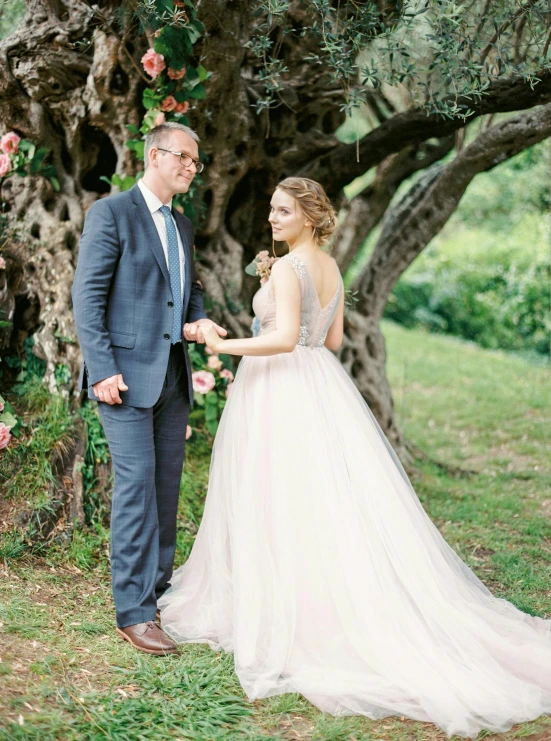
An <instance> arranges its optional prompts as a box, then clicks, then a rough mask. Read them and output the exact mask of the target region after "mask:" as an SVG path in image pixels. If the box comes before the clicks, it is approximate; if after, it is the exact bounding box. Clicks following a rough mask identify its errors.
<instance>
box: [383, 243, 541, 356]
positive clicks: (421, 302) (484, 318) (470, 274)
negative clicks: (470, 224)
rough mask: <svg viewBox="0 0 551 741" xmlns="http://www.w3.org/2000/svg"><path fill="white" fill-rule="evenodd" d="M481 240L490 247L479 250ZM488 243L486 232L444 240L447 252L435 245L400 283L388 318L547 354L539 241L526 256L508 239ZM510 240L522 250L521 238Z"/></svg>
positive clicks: (493, 345)
mask: <svg viewBox="0 0 551 741" xmlns="http://www.w3.org/2000/svg"><path fill="white" fill-rule="evenodd" d="M520 231H522V229H521V230H520ZM480 237H486V246H487V249H482V248H481V246H480V242H479V238H480ZM489 241H490V240H489V239H488V238H487V235H485V234H484V233H483V232H482V231H477V230H474V232H473V231H472V230H469V231H468V232H463V230H461V234H458V233H456V234H455V235H454V237H453V238H452V239H450V240H448V241H447V242H446V249H445V250H444V249H442V248H439V245H438V244H437V243H435V244H434V245H432V246H431V247H430V248H428V249H427V251H426V253H425V254H423V255H422V256H421V257H420V258H418V260H417V261H416V262H415V263H414V264H413V265H412V266H411V267H410V268H409V270H407V271H406V272H405V273H404V275H403V276H402V278H401V279H400V281H399V282H398V283H397V284H396V286H395V288H394V291H393V293H392V295H391V297H390V300H389V302H388V304H387V307H386V309H385V316H386V317H387V318H389V319H393V320H394V321H396V322H398V323H400V324H403V325H404V326H406V327H425V328H427V329H428V330H430V331H432V332H444V333H447V334H453V335H457V336H459V337H463V338H465V339H469V340H473V341H474V342H477V343H478V344H480V345H482V347H488V348H492V349H497V348H499V349H503V350H508V351H517V352H527V353H538V354H539V355H542V356H543V355H547V356H548V355H549V353H550V338H551V318H550V315H551V305H550V304H551V301H550V294H551V289H550V285H551V268H550V264H549V256H548V254H546V252H547V251H546V250H544V249H543V247H541V246H534V242H532V243H531V244H530V243H528V245H529V246H528V247H527V249H526V251H525V252H521V251H519V249H518V247H517V248H516V249H514V248H513V245H512V244H507V241H505V243H503V242H502V243H501V244H496V243H494V244H491V243H490V244H488V242H489ZM511 241H512V242H516V244H517V245H518V235H517V237H516V238H515V236H514V235H512V236H511ZM538 242H539V240H538ZM539 244H540V245H541V242H539ZM466 245H467V246H466Z"/></svg>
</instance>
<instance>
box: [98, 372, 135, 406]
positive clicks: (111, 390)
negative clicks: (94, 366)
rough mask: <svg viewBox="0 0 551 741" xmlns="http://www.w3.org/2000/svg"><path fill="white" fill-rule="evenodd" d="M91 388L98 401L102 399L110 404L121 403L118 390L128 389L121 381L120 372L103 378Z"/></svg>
mask: <svg viewBox="0 0 551 741" xmlns="http://www.w3.org/2000/svg"><path fill="white" fill-rule="evenodd" d="M92 388H93V389H94V394H95V395H96V396H97V397H98V399H99V400H100V401H104V402H105V403H106V404H110V405H111V406H112V405H113V404H122V399H121V397H120V394H119V391H128V386H127V385H126V384H125V382H124V381H123V378H122V373H119V374H118V375H116V376H110V377H109V378H104V379H103V381H98V383H95V384H94V385H93V386H92Z"/></svg>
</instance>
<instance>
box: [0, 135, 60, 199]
mask: <svg viewBox="0 0 551 741" xmlns="http://www.w3.org/2000/svg"><path fill="white" fill-rule="evenodd" d="M49 151H50V150H49V149H47V148H46V147H41V148H40V149H37V148H36V144H35V143H34V142H32V141H30V140H29V139H21V141H20V142H19V145H18V149H17V151H16V152H15V153H13V154H10V155H9V158H10V162H11V167H12V169H11V170H10V172H8V173H7V174H6V175H4V176H3V177H0V181H1V180H2V179H5V178H9V177H11V176H12V175H14V174H16V175H19V176H21V177H25V176H26V175H42V176H43V177H45V178H47V179H48V180H49V181H50V183H51V185H52V188H53V189H54V190H55V191H56V192H58V191H59V190H60V187H61V186H60V184H59V180H58V179H57V177H56V169H55V167H54V166H53V165H49V164H46V158H47V156H48V154H49Z"/></svg>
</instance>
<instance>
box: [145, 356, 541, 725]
mask: <svg viewBox="0 0 551 741" xmlns="http://www.w3.org/2000/svg"><path fill="white" fill-rule="evenodd" d="M172 585H173V586H172V587H171V588H170V589H169V590H168V591H167V592H166V593H165V595H163V597H162V598H161V600H160V602H159V607H160V608H161V621H162V627H163V629H164V630H165V631H166V632H167V633H168V634H169V635H170V636H172V637H173V638H174V639H175V640H176V641H177V642H179V643H196V642H197V643H208V644H210V646H212V647H213V648H215V649H220V648H222V649H224V650H225V651H233V652H234V658H235V669H236V672H237V675H238V677H239V680H240V682H241V684H242V686H243V689H244V690H245V692H246V694H247V696H248V697H249V699H251V700H252V699H256V698H262V697H268V696H270V695H276V694H281V693H284V692H299V693H301V694H302V695H303V696H304V697H306V698H307V699H308V700H309V701H310V702H312V703H313V704H314V705H316V706H317V707H318V708H319V709H320V710H322V711H325V712H328V713H331V714H333V715H353V714H359V715H365V716H367V717H369V718H382V717H384V716H388V715H400V716H407V717H409V718H414V719H417V720H421V721H429V722H432V723H434V724H436V725H437V726H439V727H440V728H442V729H443V730H444V731H445V732H446V733H447V734H449V735H452V734H457V735H459V736H464V737H474V736H476V735H477V733H478V732H479V731H480V730H481V729H483V728H486V729H489V730H492V731H505V730H507V729H509V728H510V727H511V726H512V725H513V724H515V723H519V722H522V721H527V720H531V719H534V718H536V717H538V716H539V715H541V714H543V713H549V712H551V638H550V630H551V620H543V619H541V618H536V617H531V616H529V615H527V614H525V613H523V612H521V611H519V610H518V609H517V608H515V607H514V606H513V605H512V604H510V603H509V602H507V601H505V600H503V599H499V598H496V597H494V596H492V594H491V593H490V592H489V591H488V589H487V588H486V587H485V586H484V585H483V584H482V582H481V581H480V580H479V579H478V578H477V577H476V576H475V575H474V573H473V572H472V571H471V570H470V569H469V568H468V567H467V566H466V565H465V564H464V563H463V562H462V561H461V559H460V558H459V557H458V556H457V555H456V554H455V552H454V551H453V550H452V549H451V548H450V547H449V546H448V545H447V544H446V542H445V541H444V540H443V538H442V536H441V535H440V533H439V531H438V529H437V528H436V527H435V526H434V525H433V524H432V522H431V520H430V519H429V517H428V516H427V515H426V513H425V512H424V510H423V508H422V506H421V504H420V502H419V500H418V498H417V496H416V495H415V493H414V491H413V489H412V487H411V484H410V483H409V480H408V478H407V475H406V473H405V471H404V470H403V468H402V466H401V464H400V462H399V460H398V459H397V457H396V455H395V453H394V451H393V450H392V448H391V446H390V444H389V443H388V441H387V440H386V438H385V437H384V435H383V433H382V431H381V430H380V428H379V426H378V425H377V422H376V421H375V418H374V417H373V415H372V414H371V412H370V410H369V408H368V407H367V405H366V404H365V402H364V401H363V399H362V397H361V396H360V394H359V393H358V391H357V389H356V388H355V386H354V384H353V382H352V381H351V379H350V378H349V376H348V375H347V373H346V371H345V370H344V368H343V367H342V365H341V364H340V363H339V362H338V360H337V359H336V358H335V357H334V356H333V355H332V354H331V353H330V352H329V351H328V350H327V349H325V348H314V349H313V348H308V347H301V346H298V347H297V348H296V349H295V350H294V351H293V352H292V353H288V354H282V355H276V356H271V357H259V358H253V357H247V358H244V359H243V360H242V362H241V364H240V366H239V371H238V373H237V376H236V379H235V382H234V385H233V387H232V392H231V395H230V398H229V400H228V403H227V404H226V408H225V410H224V413H223V416H222V419H221V423H220V427H219V430H218V434H217V436H216V441H215V443H214V449H213V455H212V462H211V470H210V481H209V489H208V495H207V499H206V504H205V512H204V516H203V520H202V522H201V526H200V529H199V532H198V534H197V538H196V542H195V544H194V547H193V551H192V553H191V555H190V557H189V559H188V561H187V562H186V563H185V564H184V565H183V566H182V567H180V568H179V569H177V571H176V572H175V573H174V577H173V579H172Z"/></svg>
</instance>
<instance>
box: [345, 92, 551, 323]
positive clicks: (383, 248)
mask: <svg viewBox="0 0 551 741" xmlns="http://www.w3.org/2000/svg"><path fill="white" fill-rule="evenodd" d="M548 136H551V104H548V105H546V106H543V107H541V108H538V109H535V110H531V111H528V112H526V113H523V114H521V115H519V116H516V117H515V118H510V119H508V120H507V121H503V122H501V123H499V124H496V125H495V126H492V127H491V128H489V129H487V130H486V131H484V132H482V133H481V134H480V135H479V136H478V138H477V139H476V140H475V141H474V142H472V144H470V145H469V146H467V147H465V149H463V151H462V152H460V153H459V154H458V155H457V157H456V158H455V160H454V161H453V162H450V164H448V165H446V166H444V167H438V168H434V169H433V170H432V171H429V172H427V173H426V176H425V178H423V179H422V180H421V181H420V182H418V183H417V184H416V185H415V186H413V188H412V189H411V190H410V192H409V193H408V194H407V195H406V196H405V198H404V199H403V200H402V201H401V202H400V204H399V205H398V207H397V208H396V209H394V211H393V212H392V213H391V214H390V215H389V217H387V219H386V220H385V224H384V226H383V230H382V232H381V235H380V237H379V240H378V242H377V245H376V247H375V250H374V251H373V255H372V256H371V259H370V260H369V262H368V264H367V266H366V268H365V270H364V271H363V274H362V275H361V276H360V278H359V279H358V281H357V284H356V287H357V288H359V291H360V305H359V306H358V309H359V310H360V311H361V313H364V312H366V313H368V314H369V315H370V316H373V315H375V316H377V317H380V316H381V315H382V312H383V310H384V307H385V304H386V301H387V299H388V295H389V294H390V291H391V290H392V288H393V286H394V284H395V283H396V281H397V280H398V278H399V277H400V275H401V274H402V273H403V271H404V270H405V269H406V268H407V267H408V266H409V265H410V264H411V263H412V262H413V260H414V259H415V257H417V255H418V254H419V253H420V252H421V251H422V250H423V249H424V247H425V246H426V245H427V244H428V243H429V242H430V240H431V239H432V238H433V237H434V236H435V235H436V234H438V232H439V231H440V230H441V229H442V227H443V226H444V224H445V223H446V222H447V220H448V219H449V218H450V216H451V215H452V214H453V212H454V211H455V209H456V208H457V205H458V203H459V201H460V200H461V197H462V196H463V194H464V192H465V190H466V188H467V186H468V185H469V183H470V182H471V181H472V179H473V178H474V177H475V176H476V175H477V174H478V173H480V172H484V171H486V170H490V169H492V168H493V167H495V166H496V165H498V164H500V163H501V162H503V161H504V160H506V159H509V158H510V157H513V156H514V155H516V154H518V153H519V152H521V151H523V150H524V149H526V148H528V147H530V146H532V145H533V144H536V143H537V142H539V141H542V140H543V139H545V138H547V137H548Z"/></svg>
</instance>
